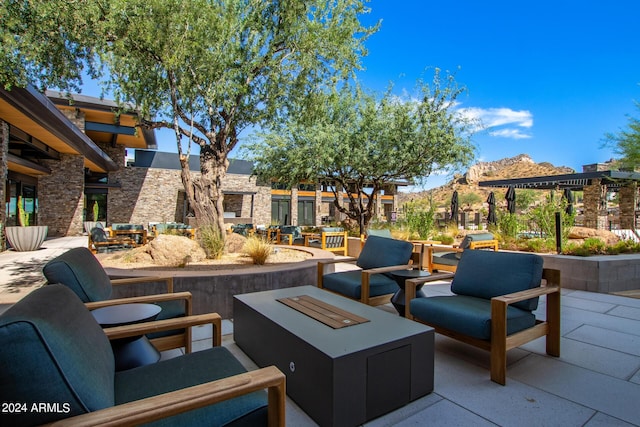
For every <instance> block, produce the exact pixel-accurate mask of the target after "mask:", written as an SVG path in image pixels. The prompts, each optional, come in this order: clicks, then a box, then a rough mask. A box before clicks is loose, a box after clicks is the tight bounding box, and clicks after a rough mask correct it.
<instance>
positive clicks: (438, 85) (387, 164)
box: [246, 69, 475, 232]
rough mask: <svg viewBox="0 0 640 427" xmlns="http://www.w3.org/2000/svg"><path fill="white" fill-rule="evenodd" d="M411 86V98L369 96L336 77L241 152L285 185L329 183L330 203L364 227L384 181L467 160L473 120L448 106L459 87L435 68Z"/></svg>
mask: <svg viewBox="0 0 640 427" xmlns="http://www.w3.org/2000/svg"><path fill="white" fill-rule="evenodd" d="M418 91H419V95H418V96H417V97H413V98H411V99H400V98H399V97H397V96H395V95H393V93H392V92H391V90H389V91H388V92H387V93H385V94H384V95H383V96H382V97H376V96H375V95H374V94H370V93H366V92H365V91H363V90H362V89H361V88H359V87H358V86H354V85H349V84H344V85H342V86H341V87H340V88H339V89H337V90H334V91H329V92H319V93H316V94H314V95H313V98H312V99H311V98H310V99H309V102H308V108H306V109H305V110H303V111H301V112H300V114H295V115H290V116H288V118H287V120H285V121H284V122H281V123H279V124H278V126H276V127H273V128H272V129H269V130H268V131H267V132H264V133H263V134H262V135H260V137H259V138H256V139H255V140H254V141H253V142H252V143H251V144H249V145H248V146H247V154H246V157H247V158H248V159H250V160H252V161H253V162H254V164H255V170H256V173H257V174H258V175H259V176H261V177H262V178H264V179H275V180H278V181H280V182H282V183H287V184H289V185H290V186H294V185H296V184H297V183H299V182H302V181H308V180H311V181H313V182H317V181H318V180H321V181H328V182H331V183H333V184H334V185H332V186H331V187H330V188H331V189H332V191H333V193H334V197H335V199H334V205H335V206H336V209H337V210H338V211H339V212H341V213H343V214H344V215H346V216H347V217H348V218H351V219H352V220H354V221H356V222H357V224H358V225H359V227H360V231H361V232H364V230H365V229H366V227H367V224H368V223H369V221H370V220H371V219H372V218H373V217H374V215H375V214H376V212H375V200H376V197H377V196H378V195H380V193H381V191H382V190H383V189H384V188H385V185H387V184H391V183H393V182H396V181H407V182H409V181H411V182H416V181H421V180H423V179H425V178H426V177H428V176H429V175H430V174H431V173H432V172H433V171H435V170H443V169H447V168H459V167H461V166H464V165H468V164H469V163H470V162H471V160H472V159H473V154H474V147H473V144H472V143H471V136H472V134H473V129H474V128H475V127H474V123H472V122H471V121H470V120H469V119H468V118H466V117H465V116H464V115H462V114H460V113H459V112H458V111H457V110H456V108H455V101H456V98H457V97H458V96H459V95H460V94H461V93H462V92H463V89H462V88H460V87H458V86H457V84H456V82H455V79H454V77H453V76H452V75H451V74H447V75H446V76H445V77H444V78H443V77H442V76H441V73H440V71H439V70H437V69H436V70H435V73H434V77H433V80H432V81H431V82H429V83H425V82H420V83H419V84H418ZM345 197H346V198H347V200H348V203H344V201H343V200H344V198H345Z"/></svg>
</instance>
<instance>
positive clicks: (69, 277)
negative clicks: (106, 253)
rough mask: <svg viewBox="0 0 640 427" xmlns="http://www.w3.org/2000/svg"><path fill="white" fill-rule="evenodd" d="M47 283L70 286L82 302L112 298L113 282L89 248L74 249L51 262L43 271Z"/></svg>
mask: <svg viewBox="0 0 640 427" xmlns="http://www.w3.org/2000/svg"><path fill="white" fill-rule="evenodd" d="M42 272H43V274H44V276H45V277H46V279H47V282H48V283H50V284H53V283H61V284H64V285H66V286H68V287H69V288H70V289H71V290H72V291H73V292H74V293H75V294H76V295H77V296H78V297H79V298H80V299H81V300H82V302H94V301H104V300H107V299H110V298H111V291H112V289H111V281H110V280H109V276H107V273H106V272H105V271H104V269H103V268H102V265H100V262H98V260H97V259H96V257H95V256H94V255H93V254H92V253H91V251H90V250H89V249H87V248H84V247H80V248H73V249H70V250H68V251H67V252H65V253H63V254H62V255H59V256H57V257H56V258H54V259H52V260H51V261H49V262H48V263H47V264H46V265H45V266H44V268H43V269H42Z"/></svg>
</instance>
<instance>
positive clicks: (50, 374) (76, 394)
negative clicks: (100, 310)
mask: <svg viewBox="0 0 640 427" xmlns="http://www.w3.org/2000/svg"><path fill="white" fill-rule="evenodd" d="M0 366H1V367H2V369H0V402H21V403H25V404H26V405H27V408H28V409H31V408H32V407H33V404H34V403H50V404H53V405H57V408H59V410H51V409H50V410H48V411H42V412H36V411H31V410H29V411H27V413H25V414H2V418H3V421H2V422H1V423H0V424H2V425H7V426H8V425H11V426H19V425H36V424H41V423H47V422H51V421H54V420H56V419H61V418H66V417H70V416H73V415H79V414H83V413H86V412H89V411H95V410H98V409H102V408H107V407H110V406H113V404H114V401H115V398H114V376H115V367H114V361H113V351H112V350H111V345H110V344H109V340H108V339H107V337H106V335H105V334H104V332H102V329H101V328H100V326H99V325H98V323H96V321H95V320H94V319H93V316H91V313H90V312H89V310H87V309H86V308H85V306H84V304H82V302H81V301H80V300H79V299H78V297H77V296H76V295H75V294H74V293H73V292H72V291H71V290H69V289H68V288H66V287H64V286H62V285H51V286H45V287H42V288H39V289H37V290H35V291H33V292H32V293H31V294H29V295H27V296H26V297H24V298H23V299H22V300H20V301H19V302H18V303H16V304H15V305H14V306H12V307H11V308H9V309H8V310H7V311H6V312H5V313H3V314H2V315H1V316H0ZM5 418H6V420H5Z"/></svg>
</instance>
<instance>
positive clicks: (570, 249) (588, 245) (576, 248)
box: [562, 237, 607, 256]
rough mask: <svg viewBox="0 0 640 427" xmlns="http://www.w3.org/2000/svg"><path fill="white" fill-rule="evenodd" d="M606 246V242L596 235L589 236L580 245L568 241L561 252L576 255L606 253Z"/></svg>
mask: <svg viewBox="0 0 640 427" xmlns="http://www.w3.org/2000/svg"><path fill="white" fill-rule="evenodd" d="M606 247H607V245H606V243H605V242H603V241H602V240H600V239H598V238H597V237H589V238H588V239H585V241H584V243H582V244H581V245H576V244H574V243H570V244H569V245H568V246H567V248H566V249H565V250H564V251H562V253H564V254H565V255H576V256H589V255H599V254H604V253H606Z"/></svg>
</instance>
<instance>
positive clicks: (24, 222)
mask: <svg viewBox="0 0 640 427" xmlns="http://www.w3.org/2000/svg"><path fill="white" fill-rule="evenodd" d="M18 224H20V226H21V227H27V226H28V225H29V214H27V212H25V210H24V204H23V203H22V196H18Z"/></svg>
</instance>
